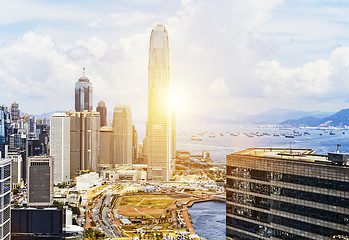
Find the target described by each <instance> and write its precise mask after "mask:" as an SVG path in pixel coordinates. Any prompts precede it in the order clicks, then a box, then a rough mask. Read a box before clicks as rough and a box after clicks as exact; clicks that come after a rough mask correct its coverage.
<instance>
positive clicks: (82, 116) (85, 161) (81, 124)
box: [67, 111, 100, 178]
mask: <svg viewBox="0 0 349 240" xmlns="http://www.w3.org/2000/svg"><path fill="white" fill-rule="evenodd" d="M67 115H68V116H69V117H70V178H73V177H75V176H76V175H77V173H78V172H79V171H80V170H90V171H93V172H95V171H97V170H98V160H99V153H100V115H99V112H87V111H84V112H74V111H70V112H67Z"/></svg>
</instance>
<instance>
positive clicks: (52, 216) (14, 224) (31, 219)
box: [11, 208, 66, 240]
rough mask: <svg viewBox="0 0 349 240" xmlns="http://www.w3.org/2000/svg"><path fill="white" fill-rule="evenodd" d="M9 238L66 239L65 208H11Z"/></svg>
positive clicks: (28, 239)
mask: <svg viewBox="0 0 349 240" xmlns="http://www.w3.org/2000/svg"><path fill="white" fill-rule="evenodd" d="M11 219H12V221H11V230H12V231H11V239H12V240H24V239H25V240H31V239H55V240H56V239H57V240H58V239H66V238H65V237H64V236H65V233H64V228H65V209H57V208H13V209H12V210H11Z"/></svg>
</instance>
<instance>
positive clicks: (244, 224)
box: [227, 210, 347, 237]
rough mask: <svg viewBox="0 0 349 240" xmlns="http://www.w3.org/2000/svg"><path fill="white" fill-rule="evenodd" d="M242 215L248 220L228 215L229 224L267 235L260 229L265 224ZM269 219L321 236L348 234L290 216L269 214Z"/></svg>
mask: <svg viewBox="0 0 349 240" xmlns="http://www.w3.org/2000/svg"><path fill="white" fill-rule="evenodd" d="M252 211H253V210H252ZM241 216H243V217H244V218H246V221H242V220H240V219H236V218H233V217H229V216H227V225H230V226H234V227H237V228H239V229H243V230H245V231H249V232H252V233H256V234H259V235H262V236H265V235H263V234H264V233H263V232H261V231H260V229H261V228H264V226H262V225H259V224H255V223H252V222H249V219H251V218H252V216H244V215H241ZM268 219H270V222H272V223H275V224H278V225H283V226H285V227H290V228H294V229H298V230H301V231H305V232H309V233H313V234H318V235H321V236H327V237H332V236H335V235H347V232H344V231H340V230H336V229H331V228H327V227H324V226H320V225H315V224H311V223H306V222H302V221H298V220H293V219H290V218H285V217H280V216H276V215H273V214H268ZM256 220H258V219H256ZM266 237H268V236H266Z"/></svg>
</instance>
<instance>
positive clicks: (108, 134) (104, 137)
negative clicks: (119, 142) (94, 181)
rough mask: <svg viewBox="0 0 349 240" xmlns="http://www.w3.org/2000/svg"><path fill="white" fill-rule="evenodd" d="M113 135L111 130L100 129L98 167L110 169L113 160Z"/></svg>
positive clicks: (107, 128) (106, 128) (108, 128)
mask: <svg viewBox="0 0 349 240" xmlns="http://www.w3.org/2000/svg"><path fill="white" fill-rule="evenodd" d="M113 156H114V134H113V128H111V127H101V144H100V157H99V167H100V169H103V168H112V167H113V159H114V157H113Z"/></svg>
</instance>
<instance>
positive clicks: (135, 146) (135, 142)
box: [132, 125, 138, 163]
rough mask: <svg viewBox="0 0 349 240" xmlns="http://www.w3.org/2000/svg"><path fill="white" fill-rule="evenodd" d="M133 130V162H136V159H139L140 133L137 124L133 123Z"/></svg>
mask: <svg viewBox="0 0 349 240" xmlns="http://www.w3.org/2000/svg"><path fill="white" fill-rule="evenodd" d="M132 132H133V136H132V154H133V156H132V163H136V160H137V159H138V134H137V131H136V126H135V125H132Z"/></svg>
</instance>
